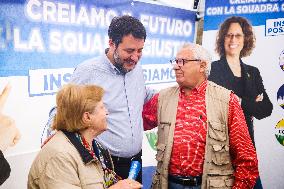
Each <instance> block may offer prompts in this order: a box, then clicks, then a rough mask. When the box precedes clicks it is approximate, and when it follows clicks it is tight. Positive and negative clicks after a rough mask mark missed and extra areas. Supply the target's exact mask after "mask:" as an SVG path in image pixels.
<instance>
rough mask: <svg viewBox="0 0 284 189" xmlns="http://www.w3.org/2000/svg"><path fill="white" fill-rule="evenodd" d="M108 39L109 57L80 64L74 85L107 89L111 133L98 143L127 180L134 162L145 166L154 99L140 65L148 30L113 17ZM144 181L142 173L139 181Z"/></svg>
mask: <svg viewBox="0 0 284 189" xmlns="http://www.w3.org/2000/svg"><path fill="white" fill-rule="evenodd" d="M108 36H109V48H107V49H106V50H105V54H104V55H102V56H100V57H96V58H93V59H90V60H87V61H85V62H83V63H81V64H79V65H78V66H77V68H76V69H75V71H74V73H73V75H72V77H71V80H70V82H71V83H76V84H83V85H85V84H95V85H98V86H101V87H102V88H103V89H104V90H105V95H104V97H103V102H104V104H105V106H106V108H107V110H108V112H109V115H108V117H107V124H108V130H107V131H106V132H104V133H102V134H101V135H99V136H98V137H97V140H98V141H99V142H100V143H101V144H102V145H103V147H105V148H106V149H109V151H110V154H111V156H112V160H113V162H114V167H115V172H116V173H117V174H118V175H119V176H121V177H122V178H127V177H128V173H129V169H130V165H131V161H133V160H138V161H140V163H141V155H142V152H141V149H142V138H143V124H142V116H141V115H142V108H143V104H144V102H146V101H148V100H149V99H150V98H151V97H152V92H150V90H146V88H145V81H144V78H143V72H142V67H141V65H140V64H138V61H139V59H140V58H141V56H142V50H143V47H144V42H145V39H146V30H145V27H144V26H143V24H142V23H141V22H140V21H139V20H138V19H136V18H134V17H132V16H126V15H125V16H121V17H115V18H113V20H112V21H111V24H110V26H109V29H108ZM141 180H142V179H141V171H140V173H139V175H138V178H137V181H139V182H140V183H141Z"/></svg>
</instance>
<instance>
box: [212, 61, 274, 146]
mask: <svg viewBox="0 0 284 189" xmlns="http://www.w3.org/2000/svg"><path fill="white" fill-rule="evenodd" d="M241 76H242V78H243V84H244V91H243V96H241V98H242V104H241V106H242V109H243V112H244V115H245V118H246V122H247V125H248V130H249V134H250V136H251V139H252V141H253V143H254V134H253V117H255V118H256V119H263V118H265V117H268V116H270V115H271V112H272V109H273V105H272V103H271V101H270V100H269V97H268V95H267V93H266V92H265V88H264V86H263V82H262V78H261V76H260V73H259V70H258V69H257V68H256V67H253V66H250V65H247V64H244V63H243V62H242V60H241ZM208 79H209V80H210V81H213V82H215V83H217V84H218V85H221V86H223V87H225V88H227V89H229V90H232V91H234V74H233V72H232V71H231V69H230V67H229V65H228V62H227V60H226V58H225V57H221V59H220V60H218V61H215V62H213V63H212V65H211V71H210V76H209V78H208ZM261 93H263V100H262V101H261V102H256V101H255V99H256V97H257V95H259V94H261Z"/></svg>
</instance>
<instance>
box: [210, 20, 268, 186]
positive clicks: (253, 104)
mask: <svg viewBox="0 0 284 189" xmlns="http://www.w3.org/2000/svg"><path fill="white" fill-rule="evenodd" d="M254 47H255V36H254V33H253V30H252V26H251V25H250V23H249V22H248V20H246V19H245V18H243V17H236V16H233V17H230V18H228V19H226V20H225V21H224V22H223V23H222V24H221V26H220V29H219V31H218V34H217V39H216V48H215V50H216V52H217V53H218V54H219V56H220V60H218V61H215V62H213V63H212V67H211V72H210V76H209V80H211V81H213V82H215V83H217V84H219V85H221V86H223V87H225V88H227V89H230V90H232V91H234V93H235V94H236V95H237V96H238V97H239V98H240V103H241V106H242V109H243V112H244V115H245V118H246V123H247V125H248V130H249V134H250V136H251V139H252V141H253V144H254V145H255V143H254V128H253V118H254V117H255V118H257V119H263V118H265V117H268V116H270V115H271V112H272V109H273V106H272V103H271V102H270V100H269V97H268V95H267V93H266V92H265V88H264V86H263V82H262V78H261V76H260V72H259V70H258V69H257V68H256V67H254V66H250V65H247V64H245V63H244V62H243V61H242V58H243V57H246V56H249V55H250V54H251V52H252V50H253V48H254ZM254 188H257V189H259V188H262V184H261V181H260V179H258V180H257V182H256V185H255V187H254Z"/></svg>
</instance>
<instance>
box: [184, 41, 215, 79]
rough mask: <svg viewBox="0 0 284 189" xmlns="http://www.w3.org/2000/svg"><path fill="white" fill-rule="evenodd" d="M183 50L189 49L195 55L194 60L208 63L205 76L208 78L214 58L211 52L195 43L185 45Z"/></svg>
mask: <svg viewBox="0 0 284 189" xmlns="http://www.w3.org/2000/svg"><path fill="white" fill-rule="evenodd" d="M182 49H188V50H189V51H191V52H192V53H193V56H194V59H198V60H201V61H204V62H206V70H205V76H206V77H207V78H208V76H209V74H210V70H211V62H212V58H211V55H210V54H209V52H208V51H207V50H206V49H205V48H204V47H202V46H201V45H198V44H195V43H185V44H184V45H183V46H182Z"/></svg>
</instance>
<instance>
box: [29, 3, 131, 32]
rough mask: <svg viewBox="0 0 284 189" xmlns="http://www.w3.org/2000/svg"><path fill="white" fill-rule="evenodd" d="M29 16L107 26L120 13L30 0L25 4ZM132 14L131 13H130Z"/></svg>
mask: <svg viewBox="0 0 284 189" xmlns="http://www.w3.org/2000/svg"><path fill="white" fill-rule="evenodd" d="M25 13H26V15H27V17H28V18H30V19H31V20H34V21H38V22H41V21H42V22H47V23H59V24H71V25H72V24H73V25H84V26H88V27H100V28H106V27H108V26H109V24H110V22H111V20H112V18H113V17H115V16H118V13H117V12H116V11H115V10H113V9H108V10H105V9H102V8H96V7H94V6H92V7H85V6H78V7H77V6H76V5H74V4H71V3H70V4H68V3H62V2H53V1H40V0H29V1H28V2H27V3H26V6H25ZM129 14H130V13H129Z"/></svg>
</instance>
